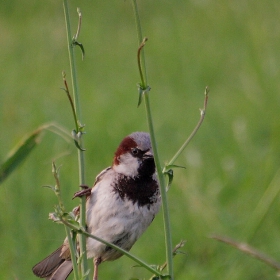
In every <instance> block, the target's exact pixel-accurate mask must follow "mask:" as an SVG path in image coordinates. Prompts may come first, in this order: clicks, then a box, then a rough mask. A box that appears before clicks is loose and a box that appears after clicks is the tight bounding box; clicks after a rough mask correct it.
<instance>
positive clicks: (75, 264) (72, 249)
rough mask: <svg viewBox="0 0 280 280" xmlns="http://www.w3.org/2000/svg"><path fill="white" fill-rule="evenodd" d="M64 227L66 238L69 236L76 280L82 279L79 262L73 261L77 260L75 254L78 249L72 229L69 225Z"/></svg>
mask: <svg viewBox="0 0 280 280" xmlns="http://www.w3.org/2000/svg"><path fill="white" fill-rule="evenodd" d="M64 227H65V231H66V236H67V239H68V243H69V248H70V253H71V258H72V263H73V272H74V279H80V277H79V270H78V265H77V262H76V261H73V260H76V257H75V256H76V254H75V252H76V249H75V247H74V242H73V241H72V236H71V231H70V228H69V227H68V226H67V225H64ZM73 256H74V258H73Z"/></svg>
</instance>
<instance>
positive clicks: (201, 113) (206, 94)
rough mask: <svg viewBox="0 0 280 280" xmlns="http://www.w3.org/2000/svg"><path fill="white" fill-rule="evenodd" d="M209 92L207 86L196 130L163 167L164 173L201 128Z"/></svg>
mask: <svg viewBox="0 0 280 280" xmlns="http://www.w3.org/2000/svg"><path fill="white" fill-rule="evenodd" d="M208 93H209V89H208V87H206V88H205V92H204V96H205V97H204V106H203V109H200V119H199V121H198V123H197V125H196V127H195V128H194V130H193V131H192V133H191V134H190V136H189V137H188V139H187V140H186V141H185V143H184V144H183V145H182V147H181V148H180V149H179V150H178V152H177V153H176V154H175V155H174V156H173V158H172V159H171V160H170V161H169V162H168V164H166V166H165V167H164V169H163V173H165V171H167V170H166V169H168V166H170V165H173V163H174V162H175V160H176V159H177V158H178V157H179V155H180V154H181V153H182V152H183V150H184V149H185V148H186V146H187V145H188V144H189V143H190V141H191V140H192V139H193V137H194V136H195V134H196V133H197V131H198V129H199V128H200V126H201V124H202V123H203V120H204V117H205V113H206V109H207V102H208Z"/></svg>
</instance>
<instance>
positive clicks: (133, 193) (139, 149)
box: [32, 132, 161, 280]
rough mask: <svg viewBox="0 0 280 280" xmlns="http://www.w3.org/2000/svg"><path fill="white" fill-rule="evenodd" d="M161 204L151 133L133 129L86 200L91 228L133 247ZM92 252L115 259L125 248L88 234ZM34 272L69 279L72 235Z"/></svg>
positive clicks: (96, 261)
mask: <svg viewBox="0 0 280 280" xmlns="http://www.w3.org/2000/svg"><path fill="white" fill-rule="evenodd" d="M160 205H161V196H160V191H159V186H158V181H157V175H156V170H155V163H154V158H153V151H152V147H151V141H150V136H149V134H148V133H145V132H134V133H132V134H130V135H128V136H127V137H125V138H124V139H123V140H122V142H121V143H120V145H119V147H118V149H117V151H116V152H115V156H114V159H113V164H112V166H111V167H108V168H107V169H105V170H103V171H102V172H101V173H100V174H99V175H98V176H97V177H96V181H95V183H94V186H93V188H92V189H91V192H90V195H89V196H88V197H87V202H86V223H87V231H88V232H89V233H91V234H93V235H95V236H98V237H100V238H102V239H104V240H106V241H108V242H111V243H113V244H115V245H117V246H119V247H121V248H122V249H124V250H127V251H129V250H130V249H131V247H132V246H133V244H134V243H135V242H136V241H137V239H138V238H139V237H140V236H141V234H142V233H143V232H144V231H145V230H146V229H147V227H148V226H149V225H150V224H151V222H152V221H153V219H154V217H155V215H156V214H157V212H158V211H159V208H160ZM87 256H88V258H93V262H94V276H93V279H94V280H97V269H98V265H99V264H100V263H102V262H104V261H113V260H115V259H118V258H119V257H121V256H122V253H120V252H119V251H117V250H115V249H112V248H111V247H108V246H106V245H105V244H103V243H101V242H99V241H97V240H95V239H92V238H87ZM32 270H33V273H34V274H35V275H36V276H38V277H40V278H46V279H49V280H54V279H55V280H65V279H66V278H67V277H68V276H69V274H70V273H71V271H72V262H71V257H70V252H69V245H68V242H67V239H66V240H65V241H64V244H63V245H62V246H61V247H60V248H58V249H57V250H56V251H54V252H53V253H52V254H51V255H49V256H48V257H47V258H45V259H44V260H42V261H41V262H39V263H38V264H36V265H35V266H34V267H33V269H32Z"/></svg>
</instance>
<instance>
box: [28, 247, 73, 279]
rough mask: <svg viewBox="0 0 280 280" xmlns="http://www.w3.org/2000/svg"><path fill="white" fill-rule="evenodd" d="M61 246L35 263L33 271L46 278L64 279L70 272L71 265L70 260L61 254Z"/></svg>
mask: <svg viewBox="0 0 280 280" xmlns="http://www.w3.org/2000/svg"><path fill="white" fill-rule="evenodd" d="M62 248H63V247H62V246H61V247H59V248H58V249H57V250H55V251H54V252H53V253H52V254H50V255H49V256H48V257H46V258H45V259H43V260H42V261H40V262H39V263H38V264H36V265H35V266H34V267H33V268H32V270H33V273H34V274H35V275H36V276H38V277H40V278H46V279H47V280H65V279H66V278H67V277H68V275H69V274H70V273H71V271H72V269H73V266H72V262H71V260H66V259H65V258H63V257H62V256H61V250H62Z"/></svg>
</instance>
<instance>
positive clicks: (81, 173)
mask: <svg viewBox="0 0 280 280" xmlns="http://www.w3.org/2000/svg"><path fill="white" fill-rule="evenodd" d="M63 7H64V15H65V24H66V32H67V43H68V52H69V61H70V69H71V77H72V87H73V95H74V104H75V112H76V114H77V119H78V121H79V122H80V123H81V110H80V102H79V92H78V82H77V73H76V63H75V56H74V46H75V45H73V44H72V33H71V25H70V17H69V8H68V0H63ZM78 14H79V26H78V31H77V33H76V37H77V36H78V35H79V32H80V23H81V22H80V21H81V13H80V11H78ZM77 133H78V131H77ZM79 144H80V146H81V147H82V146H83V140H82V138H81V139H80V141H79ZM78 162H79V185H85V164H84V162H85V159H84V152H83V151H82V150H81V149H78ZM80 225H81V227H83V228H84V227H85V225H86V198H85V197H81V199H80ZM79 244H80V256H81V262H80V264H81V272H82V275H83V276H84V277H85V278H84V279H85V280H88V279H89V278H88V276H87V271H88V265H87V254H86V237H85V235H83V234H80V235H79ZM74 260H75V258H74V259H73V261H74Z"/></svg>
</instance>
